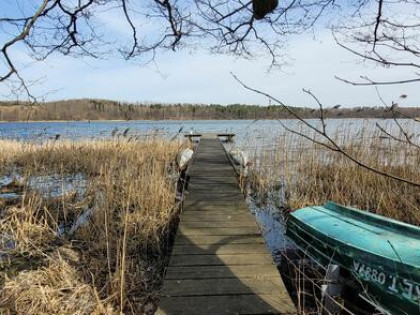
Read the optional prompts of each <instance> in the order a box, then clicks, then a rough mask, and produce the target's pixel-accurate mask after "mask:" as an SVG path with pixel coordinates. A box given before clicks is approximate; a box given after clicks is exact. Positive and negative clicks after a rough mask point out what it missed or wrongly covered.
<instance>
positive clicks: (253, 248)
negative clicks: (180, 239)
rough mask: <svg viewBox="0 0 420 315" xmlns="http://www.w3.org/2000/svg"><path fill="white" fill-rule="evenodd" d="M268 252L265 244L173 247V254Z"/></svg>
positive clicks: (176, 245) (177, 245)
mask: <svg viewBox="0 0 420 315" xmlns="http://www.w3.org/2000/svg"><path fill="white" fill-rule="evenodd" d="M247 253H249V254H264V253H265V254H266V253H267V248H266V246H265V245H264V244H217V245H215V244H207V245H197V244H194V245H179V244H175V245H174V247H173V248H172V255H203V254H205V255H211V254H231V255H234V254H247Z"/></svg>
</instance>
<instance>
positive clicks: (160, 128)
mask: <svg viewBox="0 0 420 315" xmlns="http://www.w3.org/2000/svg"><path fill="white" fill-rule="evenodd" d="M308 122H309V123H311V124H314V125H317V126H320V124H319V121H317V120H313V119H312V120H308ZM377 123H378V124H380V125H381V126H382V127H383V128H385V129H386V130H388V131H393V132H395V133H398V132H399V130H398V127H397V126H396V124H395V122H394V121H393V120H390V119H388V120H385V119H381V120H380V119H329V120H326V124H327V130H328V131H329V133H331V134H335V136H337V137H339V138H346V137H349V136H352V137H357V136H360V133H361V131H362V130H363V131H364V135H366V134H368V133H371V132H373V131H374V130H377V127H376V124H377ZM282 124H284V125H285V126H287V127H288V128H290V129H293V130H295V131H302V132H303V133H305V134H308V135H311V136H312V135H313V132H309V131H308V130H307V128H305V126H304V125H303V123H302V122H299V121H297V120H281V121H277V120H256V121H254V120H182V121H181V120H165V121H150V120H139V121H92V122H78V121H68V122H10V123H7V122H0V138H3V139H14V140H36V141H40V140H41V141H42V140H46V139H56V138H59V139H71V140H81V139H98V138H111V137H118V136H120V137H122V136H123V134H124V132H126V137H130V136H136V137H147V136H163V137H168V138H172V137H174V136H176V135H177V134H179V133H190V132H192V133H195V132H200V133H204V132H212V133H216V132H219V133H225V132H229V133H236V134H237V139H236V142H237V144H238V145H239V146H241V145H245V143H246V146H251V145H253V144H254V143H257V145H260V144H261V143H263V144H269V143H270V142H271V140H272V139H274V138H276V137H278V136H282V135H286V134H289V133H288V132H287V131H286V130H285V129H284V128H283V127H282ZM402 124H403V126H404V128H406V130H408V131H409V132H413V133H414V134H415V137H418V135H419V134H420V123H416V122H414V121H412V120H404V121H402Z"/></svg>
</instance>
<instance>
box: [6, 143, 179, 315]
mask: <svg viewBox="0 0 420 315" xmlns="http://www.w3.org/2000/svg"><path fill="white" fill-rule="evenodd" d="M0 146H2V148H3V147H6V146H7V148H8V149H7V150H4V151H2V152H1V153H0V161H1V165H2V166H1V168H0V172H3V173H4V172H7V171H8V170H10V169H11V168H14V169H15V171H16V169H17V170H18V171H19V172H20V173H21V174H24V175H25V176H26V178H29V177H30V176H33V175H34V174H43V175H48V174H54V173H55V174H61V175H63V178H64V175H66V174H80V173H81V174H83V175H84V177H85V178H86V179H87V182H88V184H87V189H86V192H85V194H84V195H83V196H77V197H76V196H75V193H73V194H67V195H64V196H61V197H57V198H45V197H42V196H40V195H38V194H36V192H30V191H26V192H25V194H24V196H23V197H22V198H20V199H19V200H17V201H16V202H15V203H14V204H10V203H7V202H4V201H3V205H1V204H0V206H1V207H2V208H1V215H0V221H1V222H0V236H1V240H0V241H1V242H2V243H3V245H5V244H6V243H7V241H9V243H10V241H13V242H14V245H15V246H14V248H13V249H9V250H8V258H7V259H3V260H2V261H1V262H0V267H1V280H0V285H2V286H3V288H2V293H1V301H0V312H3V313H19V314H28V313H33V314H35V313H38V314H39V313H49V314H63V313H66V314H70V313H71V314H86V313H98V314H105V313H120V312H123V313H136V314H139V313H151V312H153V310H154V307H155V302H156V299H157V290H158V289H159V287H160V285H161V280H162V279H161V277H162V272H163V267H164V265H165V259H166V249H167V246H168V239H169V234H170V233H169V232H170V229H171V223H172V222H174V219H175V218H176V215H177V209H176V205H175V183H176V176H171V172H172V171H174V166H173V165H174V161H175V155H176V153H177V151H178V150H179V144H177V143H174V142H167V141H164V140H157V139H154V140H148V141H126V140H118V141H114V140H95V141H86V142H68V141H63V142H61V141H56V142H47V143H44V144H35V143H32V144H22V143H17V142H10V141H1V143H0ZM175 175H176V171H175ZM84 211H92V215H91V216H90V218H89V220H88V222H87V224H84V225H82V226H80V227H79V228H78V229H76V230H75V232H74V233H72V234H71V235H68V234H67V235H65V236H63V237H59V236H58V235H57V230H58V227H59V226H62V225H66V224H67V226H70V225H71V224H72V223H74V221H75V218H76V217H77V216H78V215H79V214H81V213H83V212H84ZM67 230H69V229H67ZM3 247H4V246H3Z"/></svg>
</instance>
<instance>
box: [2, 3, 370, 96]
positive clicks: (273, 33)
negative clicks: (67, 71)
mask: <svg viewBox="0 0 420 315" xmlns="http://www.w3.org/2000/svg"><path fill="white" fill-rule="evenodd" d="M336 2H338V1H334V0H298V1H297V0H286V1H282V2H280V3H278V1H277V0H222V1H220V0H217V1H216V0H143V1H134V0H43V1H35V0H26V1H18V0H5V1H4V3H2V12H1V13H0V47H1V48H0V49H1V54H0V58H1V60H2V62H3V64H2V65H1V68H0V83H2V84H7V85H8V86H9V87H10V89H11V91H12V92H16V93H17V94H19V93H20V94H22V93H25V94H26V95H28V96H29V97H30V98H32V99H34V97H33V96H32V95H31V92H30V82H28V80H25V77H24V76H23V75H22V69H23V68H24V65H22V64H20V63H19V62H17V61H16V59H17V58H16V57H15V55H16V52H17V50H20V51H26V52H27V53H28V54H30V56H31V57H32V58H34V59H35V60H39V61H42V60H45V59H47V58H49V57H50V56H51V55H53V54H62V55H72V56H75V57H80V56H88V57H91V58H102V57H104V56H107V55H108V54H115V53H117V54H119V55H120V56H122V57H123V58H125V59H133V58H142V59H143V60H150V59H153V58H155V56H156V54H157V53H158V52H159V51H161V50H171V49H172V50H175V49H181V48H185V47H194V46H200V47H204V48H206V49H208V50H210V51H213V52H218V53H228V54H236V55H240V56H243V57H252V56H254V55H255V54H261V53H268V54H269V55H270V56H271V59H272V63H273V64H281V62H282V60H281V56H282V55H283V54H284V48H285V45H286V40H287V35H289V34H293V33H299V32H302V31H305V30H307V29H309V28H311V27H312V26H313V25H314V24H315V22H316V21H317V20H319V19H320V18H321V17H322V16H323V15H326V14H327V13H331V12H332V11H336V10H339V9H340V7H339V6H338V5H337V4H336ZM355 2H359V1H356V0H355ZM361 5H363V4H361ZM109 12H111V13H112V15H113V16H115V17H116V18H117V17H118V16H119V17H122V18H123V19H124V21H125V24H126V27H127V34H131V36H130V38H131V40H130V42H128V41H127V37H123V38H122V39H121V38H114V37H115V36H114V37H113V36H111V35H110V34H107V32H109V29H107V27H106V26H105V27H104V22H103V17H104V16H105V15H107V14H109Z"/></svg>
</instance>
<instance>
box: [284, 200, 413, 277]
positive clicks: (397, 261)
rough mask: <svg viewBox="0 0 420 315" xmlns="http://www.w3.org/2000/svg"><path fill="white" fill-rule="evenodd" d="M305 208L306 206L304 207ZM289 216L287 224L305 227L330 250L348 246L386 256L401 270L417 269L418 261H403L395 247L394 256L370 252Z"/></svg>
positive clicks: (379, 256)
mask: <svg viewBox="0 0 420 315" xmlns="http://www.w3.org/2000/svg"><path fill="white" fill-rule="evenodd" d="M305 209H306V208H305ZM290 216H291V218H289V220H288V222H287V224H288V225H289V224H293V225H295V226H296V227H298V228H299V229H301V230H303V231H305V229H306V231H305V233H307V234H308V235H310V236H311V237H315V236H316V238H317V242H322V243H325V244H326V245H327V246H329V247H330V248H331V249H332V250H334V251H337V249H338V248H341V247H343V246H347V247H349V248H351V249H355V250H356V251H360V252H364V253H368V254H369V255H371V256H374V257H375V259H377V260H380V259H384V258H386V259H388V260H389V261H390V262H391V261H392V263H393V264H394V265H395V264H397V265H400V266H401V267H402V268H401V269H402V270H403V271H404V269H405V268H407V267H409V268H413V269H419V268H420V263H419V264H418V265H415V264H413V263H412V262H404V261H403V260H402V259H401V257H400V256H399V254H398V252H395V249H394V253H395V257H389V256H388V255H380V254H378V253H375V252H372V251H371V250H369V249H366V248H363V247H359V246H356V245H354V244H352V243H350V242H345V241H344V240H342V239H339V238H337V237H334V236H331V235H328V234H325V233H323V232H322V231H320V230H319V229H317V228H315V227H313V226H311V225H309V224H307V223H305V222H303V221H302V220H301V219H299V218H297V217H296V216H293V213H291V214H290ZM294 221H299V222H300V223H301V224H297V223H296V222H294ZM302 225H304V227H303V226H302ZM287 230H289V228H288V229H287ZM307 230H309V232H310V233H308V232H307ZM313 234H315V235H313ZM286 235H287V231H286ZM319 236H321V237H324V238H327V239H332V240H334V241H335V242H336V243H338V244H337V246H332V245H331V244H329V243H327V242H326V241H324V240H322V239H321V238H320V237H319ZM323 256H325V255H323ZM404 273H407V274H408V272H407V271H404Z"/></svg>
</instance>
